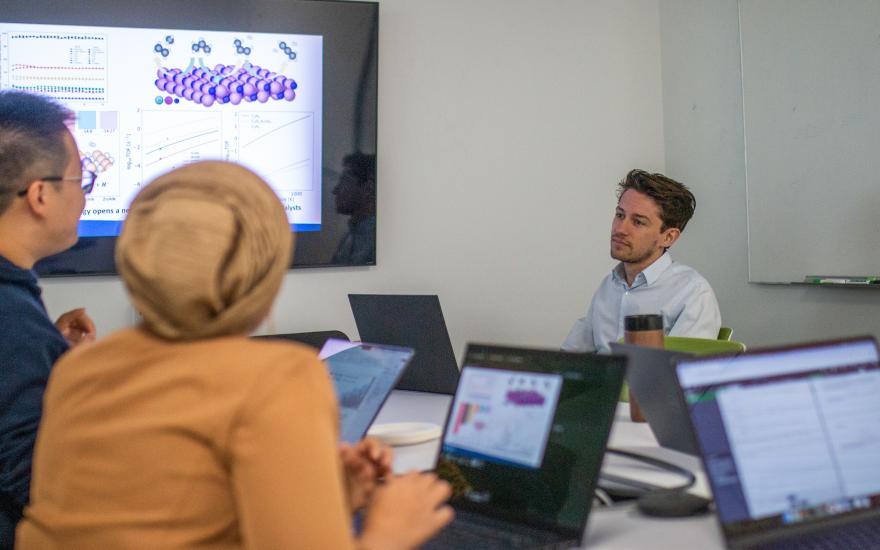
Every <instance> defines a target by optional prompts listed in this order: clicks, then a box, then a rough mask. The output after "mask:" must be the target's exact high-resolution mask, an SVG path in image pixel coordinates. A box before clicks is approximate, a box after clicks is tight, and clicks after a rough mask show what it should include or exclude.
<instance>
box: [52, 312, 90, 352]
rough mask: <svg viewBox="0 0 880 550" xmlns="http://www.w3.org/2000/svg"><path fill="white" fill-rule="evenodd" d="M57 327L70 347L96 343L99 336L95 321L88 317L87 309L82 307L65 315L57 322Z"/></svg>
mask: <svg viewBox="0 0 880 550" xmlns="http://www.w3.org/2000/svg"><path fill="white" fill-rule="evenodd" d="M55 326H56V327H58V330H59V331H60V332H61V335H62V336H64V339H65V340H67V342H68V343H69V344H70V347H75V346H78V345H80V344H85V343H86V342H94V341H95V336H96V335H97V332H96V331H95V323H94V321H92V318H91V317H89V316H88V315H86V310H85V308H81V307H80V308H76V309H73V310H71V311H68V312H67V313H65V314H63V315H62V316H61V317H59V318H58V320H57V321H55Z"/></svg>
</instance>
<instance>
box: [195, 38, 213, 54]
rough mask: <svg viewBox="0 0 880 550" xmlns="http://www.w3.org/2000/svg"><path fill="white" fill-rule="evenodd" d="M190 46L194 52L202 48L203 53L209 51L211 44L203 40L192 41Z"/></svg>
mask: <svg viewBox="0 0 880 550" xmlns="http://www.w3.org/2000/svg"><path fill="white" fill-rule="evenodd" d="M192 48H193V51H194V52H195V53H199V50H202V51H203V52H205V53H211V46H209V45H208V43H207V42H205V41H204V40H199V41H198V42H193V45H192Z"/></svg>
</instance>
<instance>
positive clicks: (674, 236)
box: [660, 227, 681, 248]
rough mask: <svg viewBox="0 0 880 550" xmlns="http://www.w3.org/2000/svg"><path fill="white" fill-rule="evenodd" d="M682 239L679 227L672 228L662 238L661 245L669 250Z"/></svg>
mask: <svg viewBox="0 0 880 550" xmlns="http://www.w3.org/2000/svg"><path fill="white" fill-rule="evenodd" d="M679 237H681V229H679V228H677V227H670V228H669V229H667V230H666V231H664V232H663V234H662V235H661V236H660V244H661V246H663V248H669V247H670V246H672V245H673V244H675V241H677V240H678V238H679Z"/></svg>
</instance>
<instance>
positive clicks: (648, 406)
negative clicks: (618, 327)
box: [611, 342, 698, 455]
mask: <svg viewBox="0 0 880 550" xmlns="http://www.w3.org/2000/svg"><path fill="white" fill-rule="evenodd" d="M611 352H612V353H614V354H617V355H623V356H625V357H626V358H627V359H628V361H627V363H626V380H627V382H628V383H629V393H630V395H632V396H634V397H635V398H636V401H637V402H638V404H639V407H641V409H642V413H644V415H645V419H646V420H647V421H648V425H649V426H650V427H651V431H652V432H653V433H654V437H656V438H657V443H659V444H660V446H661V447H666V448H667V449H675V450H676V451H680V452H682V453H687V454H690V455H697V454H698V451H697V445H696V442H695V441H694V434H693V431H691V426H690V419H689V418H688V412H687V407H686V406H685V405H684V403H682V401H681V397H680V395H679V389H678V380H676V378H675V363H674V361H675V360H677V359H684V358H686V357H690V356H691V354H689V353H682V352H676V351H668V350H664V349H657V348H647V347H644V346H634V345H632V344H618V343H617V342H612V343H611Z"/></svg>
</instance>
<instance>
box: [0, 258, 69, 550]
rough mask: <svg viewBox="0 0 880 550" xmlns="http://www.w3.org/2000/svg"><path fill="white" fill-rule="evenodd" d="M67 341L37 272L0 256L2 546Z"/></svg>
mask: <svg viewBox="0 0 880 550" xmlns="http://www.w3.org/2000/svg"><path fill="white" fill-rule="evenodd" d="M67 349H68V344H67V341H66V340H65V339H64V336H62V335H61V332H59V331H58V329H57V328H56V327H55V325H54V324H53V323H52V321H51V320H50V319H49V316H48V314H47V313H46V306H45V305H43V300H42V299H41V298H40V287H39V286H37V276H36V275H35V274H34V272H33V271H32V270H29V269H22V268H20V267H18V266H16V265H15V264H13V263H12V262H10V261H9V260H7V259H6V258H4V257H3V256H0V549H6V548H12V547H13V542H14V536H15V524H16V523H17V522H18V519H19V518H20V517H21V512H22V509H23V508H24V506H25V504H27V502H28V492H29V490H30V483H31V461H32V459H33V452H34V442H35V440H36V437H37V427H38V426H39V424H40V416H41V414H42V410H43V392H44V391H45V389H46V382H47V381H48V380H49V372H50V371H51V369H52V365H53V364H54V363H55V361H56V360H57V359H58V358H59V357H60V356H61V354H62V353H64V352H65V351H67Z"/></svg>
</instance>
